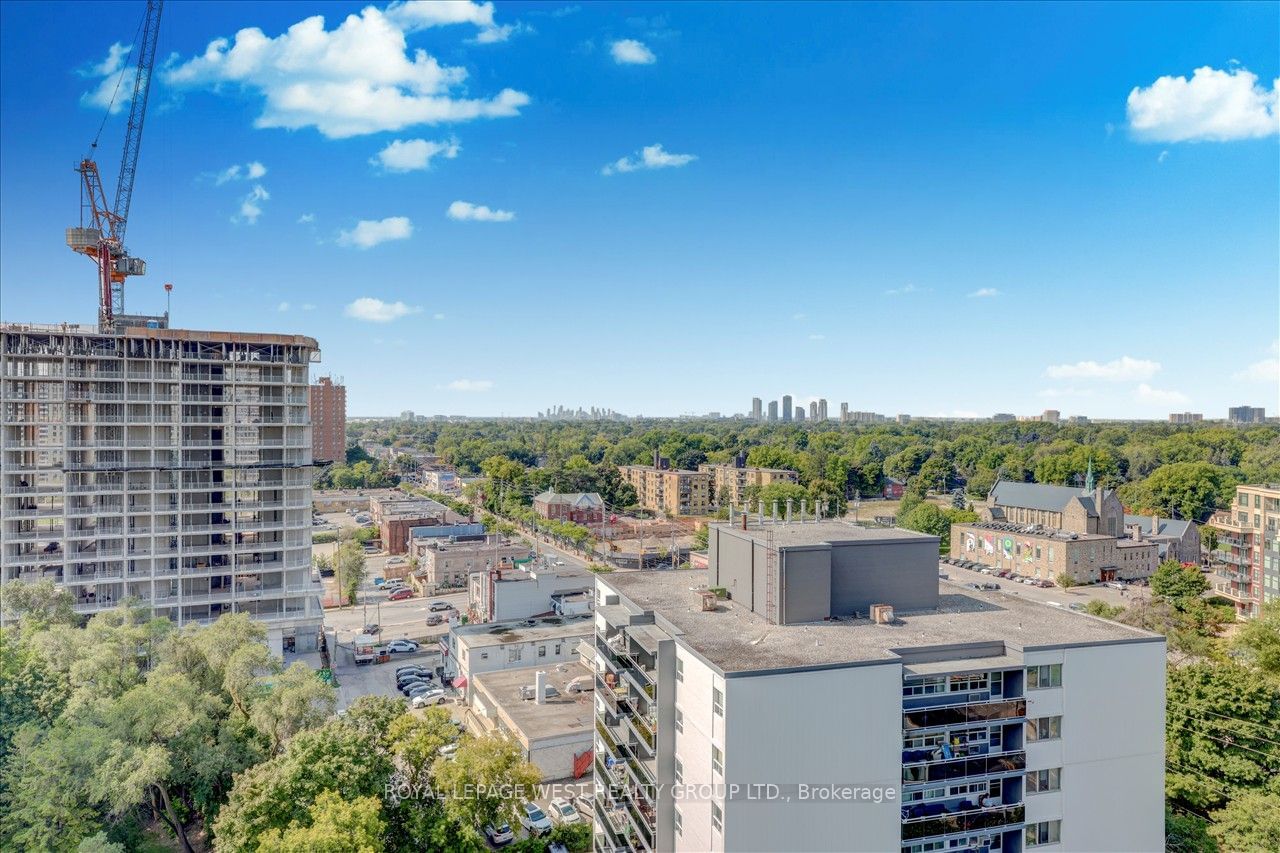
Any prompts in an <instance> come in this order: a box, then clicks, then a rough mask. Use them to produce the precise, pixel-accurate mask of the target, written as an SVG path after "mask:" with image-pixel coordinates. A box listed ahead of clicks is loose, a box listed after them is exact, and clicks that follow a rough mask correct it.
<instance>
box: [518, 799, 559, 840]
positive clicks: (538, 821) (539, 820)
mask: <svg viewBox="0 0 1280 853" xmlns="http://www.w3.org/2000/svg"><path fill="white" fill-rule="evenodd" d="M520 825H521V826H523V827H524V828H525V829H527V830H529V834H530V835H542V834H543V833H544V832H550V831H551V819H550V818H548V817H547V816H546V814H545V813H544V812H543V811H542V809H540V808H538V804H537V803H525V804H524V805H523V806H522V807H521V808H520Z"/></svg>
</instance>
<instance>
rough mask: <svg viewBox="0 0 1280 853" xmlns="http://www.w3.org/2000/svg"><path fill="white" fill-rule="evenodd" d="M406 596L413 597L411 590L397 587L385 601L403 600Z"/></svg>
mask: <svg viewBox="0 0 1280 853" xmlns="http://www.w3.org/2000/svg"><path fill="white" fill-rule="evenodd" d="M406 598H413V590H411V589H397V590H396V591H395V592H393V593H391V594H390V595H388V596H387V601H404V600H405V599H406Z"/></svg>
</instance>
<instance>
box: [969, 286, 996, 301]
mask: <svg viewBox="0 0 1280 853" xmlns="http://www.w3.org/2000/svg"><path fill="white" fill-rule="evenodd" d="M999 295H1000V291H998V290H996V289H995V288H994V287H979V288H978V289H977V290H975V291H974V292H973V293H970V294H969V298H970V299H986V298H988V297H991V296H999Z"/></svg>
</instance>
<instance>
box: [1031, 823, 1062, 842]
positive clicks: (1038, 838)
mask: <svg viewBox="0 0 1280 853" xmlns="http://www.w3.org/2000/svg"><path fill="white" fill-rule="evenodd" d="M1024 840H1025V842H1026V846H1027V847H1038V846H1040V845H1041V844H1057V843H1058V842H1059V841H1061V840H1062V821H1060V820H1046V821H1041V822H1040V823H1030V824H1027V831H1026V836H1025V839H1024Z"/></svg>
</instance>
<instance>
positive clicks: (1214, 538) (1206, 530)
mask: <svg viewBox="0 0 1280 853" xmlns="http://www.w3.org/2000/svg"><path fill="white" fill-rule="evenodd" d="M1200 547H1201V548H1202V549H1203V550H1204V551H1205V552H1206V553H1210V554H1212V553H1213V552H1214V551H1216V550H1218V528H1216V527H1213V526H1211V525H1208V524H1206V525H1205V526H1204V527H1201V528H1200Z"/></svg>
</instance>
